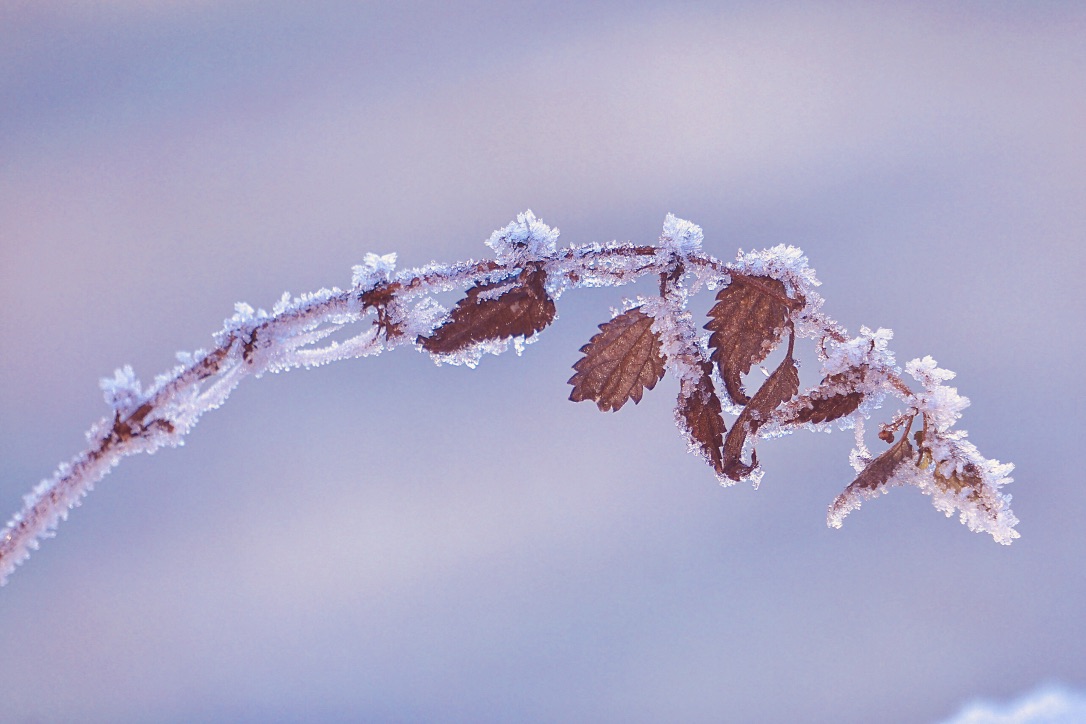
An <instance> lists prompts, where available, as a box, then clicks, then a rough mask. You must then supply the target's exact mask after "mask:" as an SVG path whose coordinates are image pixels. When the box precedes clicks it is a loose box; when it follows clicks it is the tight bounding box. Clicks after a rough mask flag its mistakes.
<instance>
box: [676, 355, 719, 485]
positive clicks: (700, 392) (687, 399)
mask: <svg viewBox="0 0 1086 724" xmlns="http://www.w3.org/2000/svg"><path fill="white" fill-rule="evenodd" d="M701 371H702V373H701V377H699V378H698V380H697V382H696V383H692V384H691V385H690V387H689V388H687V386H686V385H685V384H684V385H683V388H682V389H680V391H679V400H678V403H677V404H676V408H675V412H676V415H677V416H678V419H679V425H680V427H681V428H682V429H683V431H684V432H685V433H686V436H687V438H688V439H689V440H690V444H691V445H692V446H693V447H694V449H695V450H697V452H698V454H699V455H701V456H702V457H703V458H705V459H706V460H707V461H708V462H709V464H711V465H712V466H713V469H714V470H716V471H717V473H720V474H721V475H723V474H724V457H723V454H722V453H721V446H722V445H723V444H724V433H725V432H727V428H726V427H725V426H724V417H723V416H722V415H721V407H720V398H719V397H717V395H716V389H715V388H714V386H713V378H712V377H711V375H712V372H713V367H712V365H711V364H709V363H708V362H703V363H702V364H701ZM687 392H688V393H689V394H684V393H687Z"/></svg>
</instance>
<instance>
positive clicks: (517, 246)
mask: <svg viewBox="0 0 1086 724" xmlns="http://www.w3.org/2000/svg"><path fill="white" fill-rule="evenodd" d="M486 245H487V246H489V247H490V248H491V249H493V250H494V254H495V255H496V256H497V257H498V261H500V262H502V263H507V262H510V261H513V260H514V259H516V258H517V257H518V256H519V255H521V254H525V253H526V256H527V258H529V259H547V258H550V257H552V256H554V255H555V253H556V251H557V248H558V247H557V245H558V229H552V228H551V227H549V226H547V225H546V224H544V223H543V222H542V221H541V220H539V219H537V218H536V217H535V214H533V213H532V210H531V209H528V210H527V211H525V212H524V213H522V214H517V220H516V221H514V222H512V223H510V224H509V225H508V226H505V227H504V228H501V229H498V230H497V231H495V232H494V233H493V234H491V235H490V238H489V239H487V242H486Z"/></svg>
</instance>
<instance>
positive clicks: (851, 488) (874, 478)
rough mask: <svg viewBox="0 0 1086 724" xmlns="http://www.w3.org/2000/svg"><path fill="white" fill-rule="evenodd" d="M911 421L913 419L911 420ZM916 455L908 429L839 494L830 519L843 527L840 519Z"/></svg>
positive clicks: (884, 483) (835, 524) (837, 525)
mask: <svg viewBox="0 0 1086 724" xmlns="http://www.w3.org/2000/svg"><path fill="white" fill-rule="evenodd" d="M910 423H911V421H910ZM913 456H914V452H913V446H912V443H910V442H909V434H908V429H906V431H905V434H904V435H902V436H901V439H900V440H898V441H897V443H896V444H895V445H894V446H893V447H891V448H890V449H889V450H887V451H886V452H884V453H883V454H882V455H879V456H878V457H877V458H875V459H874V460H872V461H871V462H870V463H868V464H867V467H866V468H864V469H863V470H862V471H861V472H860V474H859V475H858V476H856V479H855V480H853V481H852V482H851V483H849V485H848V487H847V488H845V490H844V492H842V493H841V494H840V495H838V496H837V498H836V499H835V500H834V501H833V504H832V505H831V506H830V513H829V516H830V520H831V521H835V522H833V523H832V524H833V525H834V526H835V527H838V528H839V527H841V526H840V521H841V519H842V518H844V516H845V515H847V514H848V512H849V511H850V510H853V509H855V508H856V507H858V506H859V501H860V500H861V499H863V498H867V497H870V496H871V495H872V494H874V493H875V492H876V491H878V489H879V488H881V487H882V486H884V485H886V484H887V482H889V480H890V478H891V477H893V475H894V473H895V472H897V469H898V468H899V467H901V466H902V465H903V464H905V463H906V462H909V461H912V460H913Z"/></svg>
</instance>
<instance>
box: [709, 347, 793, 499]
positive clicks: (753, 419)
mask: <svg viewBox="0 0 1086 724" xmlns="http://www.w3.org/2000/svg"><path fill="white" fill-rule="evenodd" d="M794 344H795V337H794V336H791V337H789V340H788V353H787V354H786V355H785V356H784V359H783V360H781V363H780V364H779V365H777V369H775V370H773V374H771V375H770V376H769V379H767V380H766V381H765V382H764V383H763V384H762V386H761V387H760V388H758V391H757V392H755V393H754V397H752V398H751V400H750V402H749V403H747V406H746V407H744V408H743V411H742V412H741V413H740V414H739V417H738V418H737V419H736V421H735V424H734V425H732V429H731V430H730V431H729V432H728V436H727V437H726V438H725V439H724V474H725V475H727V476H728V477H729V478H731V479H732V480H741V479H742V478H743V477H744V476H746V475H749V474H750V473H752V472H753V471H754V469H755V468H757V467H758V458H757V456H756V455H753V454H752V457H751V462H750V464H749V465H748V464H747V463H744V462H743V459H742V455H743V446H744V445H745V444H746V442H747V437H748V436H749V435H753V434H755V433H756V432H758V428H759V427H761V426H762V424H763V423H765V422H766V420H768V419H769V416H770V414H771V413H772V412H773V410H775V409H777V407H778V406H779V405H780V404H781V403H783V402H787V401H788V400H790V399H792V398H793V397H795V395H796V393H797V392H799V370H798V369H796V363H795V360H793V359H792V351H793V345H794Z"/></svg>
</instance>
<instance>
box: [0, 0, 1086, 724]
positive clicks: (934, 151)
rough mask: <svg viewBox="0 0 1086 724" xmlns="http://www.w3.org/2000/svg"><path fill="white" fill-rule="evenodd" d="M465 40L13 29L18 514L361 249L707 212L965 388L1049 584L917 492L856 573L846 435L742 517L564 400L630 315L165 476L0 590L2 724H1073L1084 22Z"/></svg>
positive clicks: (173, 22)
mask: <svg viewBox="0 0 1086 724" xmlns="http://www.w3.org/2000/svg"><path fill="white" fill-rule="evenodd" d="M453 5H454V4H451V3H432V4H414V3H396V4H393V3H386V4H374V3H347V2H340V3H335V2H330V3H305V4H303V3H273V2H261V3H256V2H223V3H198V2H192V3H172V2H163V3H145V2H139V1H137V0H128V1H122V0H118V1H115V2H95V3H72V4H70V5H63V4H58V3H53V2H25V1H20V0H16V1H15V2H7V3H4V4H3V5H0V508H3V510H2V511H0V515H2V516H3V517H4V518H5V519H6V518H7V515H8V514H10V513H11V512H14V511H15V510H16V509H17V508H18V507H19V505H20V503H21V496H22V494H23V493H25V492H27V491H28V490H29V489H30V488H31V487H32V486H33V485H34V484H35V483H37V481H38V480H39V479H41V478H42V477H45V476H47V475H49V474H50V473H51V472H52V471H53V468H54V466H55V465H56V463H58V462H60V461H62V460H66V459H68V458H69V457H70V456H71V455H73V454H74V453H75V452H77V451H78V450H79V449H80V448H81V446H82V443H83V431H84V430H85V429H86V428H87V427H88V426H89V425H90V424H91V423H92V422H93V421H94V420H96V419H97V418H98V417H99V416H101V415H103V414H105V410H106V408H105V405H104V403H103V401H102V399H101V394H100V391H99V390H98V386H97V381H98V378H99V377H103V376H111V375H112V373H113V370H114V368H115V367H117V366H119V365H122V364H124V363H131V364H132V365H133V366H134V367H135V369H136V371H137V373H138V374H140V375H141V376H142V377H144V378H148V379H149V378H151V377H153V375H154V374H155V373H157V372H160V371H162V370H165V369H167V368H168V367H170V366H171V365H172V364H173V355H174V353H175V352H176V351H177V350H181V349H185V350H192V349H195V348H197V347H206V346H208V345H209V344H210V335H211V333H212V332H213V331H214V330H217V329H219V328H220V326H221V322H222V319H223V318H224V317H227V316H230V314H231V313H232V310H233V304H234V302H236V301H246V302H249V303H251V304H252V305H254V306H264V307H270V306H271V305H272V304H273V303H274V302H275V301H276V300H277V299H278V298H279V296H280V294H281V293H282V292H283V291H284V290H290V291H291V292H293V293H300V292H305V291H312V290H315V289H317V288H319V287H322V286H332V285H338V286H346V285H348V284H349V283H350V267H351V265H352V264H357V263H359V262H360V261H361V259H362V257H363V255H364V254H365V252H367V251H373V252H379V253H385V252H390V251H395V252H398V253H399V255H400V263H401V265H404V266H411V265H417V264H423V263H426V262H428V261H430V260H432V259H437V260H442V261H453V260H456V259H462V258H467V257H476V258H478V257H483V256H486V255H487V254H488V253H489V250H488V249H487V248H486V247H485V246H484V245H483V243H482V242H483V240H485V239H486V238H487V237H488V236H489V235H490V233H491V231H492V230H494V229H496V228H498V227H501V226H504V225H505V224H507V223H508V222H509V221H510V220H511V219H513V218H514V217H515V215H516V213H517V212H519V211H523V210H525V209H527V208H531V209H533V210H534V211H535V212H536V214H537V215H539V216H540V217H542V218H543V219H544V220H545V221H546V222H547V223H549V224H552V225H555V226H557V227H559V228H560V229H561V230H562V237H561V240H560V243H567V244H568V243H571V242H577V243H584V242H590V241H609V240H612V239H616V238H617V239H619V240H633V241H637V242H650V241H654V240H655V239H656V237H657V236H658V235H659V232H660V226H661V224H662V222H663V218H664V215H665V214H666V213H667V212H674V213H675V214H677V215H679V216H681V217H684V218H687V219H691V220H693V221H695V222H696V223H698V224H700V225H701V226H702V227H703V228H704V230H705V249H706V251H707V252H709V253H712V254H715V255H717V256H719V257H723V258H728V259H730V258H733V256H734V254H735V251H736V250H737V249H738V248H739V247H742V248H745V249H750V248H755V247H761V246H772V245H775V244H779V243H791V244H796V245H799V246H801V247H802V248H803V249H804V251H805V252H806V253H807V254H808V256H809V257H810V259H811V264H812V266H813V267H814V268H815V269H816V270H817V271H818V275H819V277H820V278H821V280H822V282H823V287H822V288H821V291H822V293H823V295H824V296H825V297H826V299H827V307H826V309H827V311H828V312H829V313H830V314H831V315H832V316H834V317H836V318H837V319H838V320H839V321H840V322H842V323H843V324H845V325H846V326H847V327H848V328H849V329H850V330H851V331H853V332H856V331H858V329H859V326H860V325H861V324H867V325H869V326H872V327H875V326H886V327H891V328H893V329H894V330H895V332H896V337H895V340H894V343H893V345H892V346H893V348H894V349H895V351H896V352H897V353H898V359H899V361H900V362H904V361H906V360H908V359H911V358H913V357H920V356H923V355H925V354H931V355H933V356H934V357H935V358H936V359H937V360H938V361H939V363H940V364H941V365H942V366H944V367H947V368H949V369H952V370H955V371H957V372H958V374H959V377H958V379H957V380H956V381H955V382H956V383H957V385H958V387H959V389H960V391H961V392H962V393H963V394H965V395H967V396H969V397H970V398H971V399H972V400H973V405H972V407H971V408H969V409H968V410H966V412H965V417H964V419H963V421H962V424H961V426H962V427H964V428H965V429H968V430H969V431H970V433H971V439H972V440H973V441H974V442H975V443H976V444H977V445H978V446H979V447H980V449H981V451H982V452H983V453H984V454H986V455H988V456H991V457H996V458H1000V459H1002V460H1009V461H1013V462H1014V463H1016V464H1017V466H1018V467H1017V470H1016V471H1015V473H1014V476H1015V478H1016V481H1017V482H1016V483H1015V484H1014V485H1012V486H1010V488H1009V489H1008V492H1011V493H1013V494H1014V496H1015V500H1014V504H1013V507H1014V511H1015V513H1016V514H1017V515H1018V517H1019V518H1021V520H1022V523H1021V524H1020V525H1019V527H1018V530H1019V531H1020V532H1021V534H1022V538H1021V540H1019V541H1017V542H1015V543H1014V545H1012V546H1010V547H1004V546H1000V545H997V544H996V543H993V541H992V540H991V538H990V537H988V536H986V535H977V534H973V533H970V532H969V531H968V530H967V529H966V528H965V527H963V526H961V525H959V524H958V523H957V522H956V521H953V520H947V519H945V518H943V516H941V515H940V514H939V513H937V512H936V511H934V510H933V509H932V507H931V505H930V504H929V501H928V500H927V499H925V498H924V497H923V496H921V495H920V494H919V493H918V492H917V491H916V490H914V489H900V490H895V491H893V493H892V494H891V495H889V496H887V497H884V498H881V499H879V500H877V501H873V502H871V503H869V504H867V505H865V506H864V508H863V509H862V510H861V511H859V512H857V513H855V514H853V515H852V516H851V517H850V518H849V519H848V521H847V522H846V524H845V527H844V528H843V529H842V530H840V531H833V530H829V529H827V528H826V525H825V511H826V506H827V505H828V504H829V502H830V501H831V500H833V498H834V496H835V495H837V493H838V492H840V490H841V489H842V488H843V487H844V486H845V485H846V484H847V483H848V482H849V481H850V480H851V479H852V469H851V468H850V467H849V465H848V462H847V455H848V450H849V449H850V448H851V445H852V440H851V436H850V435H849V434H847V433H845V434H842V433H835V434H833V435H830V436H826V435H813V434H810V433H803V434H800V435H797V436H794V437H792V438H789V439H786V440H784V441H775V442H769V443H765V444H763V445H762V447H761V455H760V457H761V459H762V461H763V463H764V466H765V468H766V470H767V473H766V477H765V479H764V481H763V483H762V486H761V488H760V489H759V490H757V491H755V490H752V489H751V488H750V487H748V486H739V487H735V488H731V489H722V488H720V487H718V486H717V485H716V483H715V480H714V478H713V476H712V474H711V472H710V471H709V470H708V469H707V468H706V467H705V466H704V465H703V464H702V463H700V462H699V461H698V459H696V458H695V457H694V456H691V455H688V454H687V453H686V452H685V446H684V443H683V441H682V440H681V438H680V437H679V435H678V433H677V431H676V430H675V428H674V425H673V423H672V411H671V408H672V405H673V402H674V397H675V384H674V382H670V381H668V380H665V381H664V382H663V383H661V385H659V386H658V387H657V389H656V390H655V391H653V392H651V393H648V394H647V395H646V398H645V400H644V401H643V402H642V403H641V404H640V405H638V406H636V407H633V406H627V407H626V408H624V409H623V410H622V411H621V412H619V413H617V414H609V415H605V414H601V413H599V412H598V411H597V410H596V409H595V407H594V406H593V405H590V404H586V403H582V404H573V403H570V402H568V401H567V400H566V398H567V396H568V394H569V387H568V386H567V385H566V380H567V379H568V378H569V376H570V374H572V372H571V370H570V367H571V365H572V364H573V362H574V361H575V360H576V359H577V357H578V355H577V350H578V348H579V347H580V346H581V345H582V344H584V342H586V341H587V340H588V338H589V337H590V336H591V335H592V334H593V332H594V331H595V329H596V325H597V324H598V323H599V322H602V321H604V320H606V319H607V318H608V316H609V312H608V309H609V307H611V306H618V305H619V304H620V299H621V297H622V295H623V294H624V293H626V292H624V291H622V290H598V291H592V290H581V291H574V292H570V293H568V294H566V295H565V296H563V297H562V299H561V300H560V302H559V316H560V318H559V320H558V322H557V323H556V324H555V325H554V326H553V327H552V328H550V329H548V330H547V331H546V332H544V334H543V336H542V339H541V340H540V342H539V343H538V344H535V345H532V346H531V347H529V348H528V350H527V351H526V353H525V354H524V356H523V357H521V358H517V357H515V356H513V355H508V356H505V357H497V358H495V357H488V358H486V359H484V360H483V362H482V364H481V365H480V367H479V368H478V369H476V370H468V369H464V368H450V367H436V366H435V365H434V364H433V363H432V362H430V360H429V359H427V358H426V357H424V356H422V355H418V354H415V353H413V352H411V351H409V350H403V349H402V350H398V351H397V352H395V353H392V354H389V355H386V356H382V357H379V358H376V359H372V360H361V361H355V362H350V363H344V364H338V365H334V366H332V367H328V368H324V369H320V370H317V371H313V372H293V373H291V374H289V375H283V376H278V377H276V376H272V377H268V378H265V379H261V380H252V379H250V380H246V382H245V383H244V384H243V385H242V387H241V388H240V389H239V390H238V391H237V392H236V393H235V394H234V396H233V397H232V398H231V400H230V401H229V403H228V404H227V405H226V406H225V407H224V408H223V409H222V410H219V411H217V412H214V413H213V414H210V415H208V416H207V418H206V419H205V420H204V421H203V423H202V424H201V425H200V426H199V427H198V428H197V429H196V430H195V432H194V434H193V435H192V436H191V437H190V438H189V440H188V444H187V446H186V447H185V448H184V449H181V450H167V451H163V452H161V453H159V454H157V455H155V456H153V457H142V458H133V459H130V460H128V461H126V462H125V463H124V464H123V465H122V466H121V467H120V468H119V469H118V470H117V471H116V472H115V473H114V474H113V475H111V476H109V477H108V478H106V479H105V480H104V481H103V482H102V483H101V484H100V485H99V487H98V490H97V491H96V492H94V493H93V494H92V495H91V496H90V497H89V498H88V499H87V500H86V502H85V504H84V506H83V507H81V508H80V509H78V510H76V511H75V512H74V514H73V515H72V517H71V519H70V520H69V521H68V522H67V523H65V524H64V525H62V526H61V529H60V531H59V534H58V537H57V538H56V539H55V540H51V541H46V542H45V544H44V545H43V548H42V550H41V551H39V552H38V553H36V554H35V555H34V556H33V557H32V558H31V560H30V561H29V562H28V564H27V565H26V566H25V567H24V568H23V569H21V570H20V571H18V572H17V573H16V574H15V575H14V576H13V577H12V580H11V582H10V583H9V585H8V586H7V587H6V588H4V589H2V590H0V651H3V656H0V721H15V722H31V721H43V722H44V721H71V720H79V721H178V722H181V721H194V720H203V721H215V720H230V721H254V722H255V721H267V720H271V719H274V720H301V719H307V720H311V721H312V720H327V721H336V720H344V721H346V720H357V719H387V718H392V717H396V718H398V719H402V720H446V721H450V720H452V721H455V720H463V721H480V720H502V719H506V720H514V719H515V720H593V721H617V720H621V721H654V720H655V721H659V720H664V719H669V720H685V721H760V722H792V721H807V722H866V721H874V720H876V719H877V720H879V721H884V722H916V721H936V720H940V719H943V718H948V717H951V716H954V715H955V714H958V713H960V712H964V711H965V710H964V709H963V707H964V706H966V704H967V703H968V702H975V701H980V700H987V701H993V702H997V703H998V702H1002V703H1000V704H999V705H998V706H996V705H994V704H993V705H992V707H990V710H991V711H997V710H1000V709H999V707H1000V706H1004V704H1005V705H1006V706H1007V707H1011V706H1012V705H1011V704H1010V703H1009V702H1011V700H1013V699H1015V698H1017V697H1018V696H1020V695H1023V694H1026V693H1028V692H1031V691H1035V690H1037V687H1039V686H1044V685H1048V684H1051V683H1058V684H1061V685H1062V686H1064V687H1068V689H1052V690H1048V689H1044V690H1041V692H1042V693H1044V692H1045V691H1056V692H1061V691H1069V692H1070V693H1069V694H1067V696H1069V697H1070V698H1071V699H1075V697H1078V699H1077V701H1078V702H1079V706H1081V702H1082V698H1081V695H1079V694H1076V693H1075V691H1076V690H1082V689H1086V654H1084V653H1083V652H1084V651H1086V617H1084V616H1083V615H1082V611H1083V610H1086V567H1084V560H1086V537H1084V536H1083V534H1082V526H1083V519H1084V518H1086V486H1084V485H1083V483H1084V482H1086V481H1084V479H1083V478H1084V475H1083V472H1082V470H1083V466H1082V461H1081V458H1080V455H1081V449H1082V439H1083V432H1084V429H1083V428H1084V425H1083V422H1082V420H1083V415H1082V412H1081V404H1082V403H1081V400H1082V399H1083V397H1084V392H1086V390H1084V389H1083V387H1084V385H1083V382H1082V371H1081V360H1082V359H1083V356H1084V353H1086V349H1084V346H1086V345H1084V343H1083V340H1082V334H1081V328H1082V315H1083V311H1084V310H1086V304H1084V302H1086V292H1084V285H1083V283H1082V279H1081V277H1082V273H1083V269H1084V261H1086V258H1084V257H1086V251H1084V248H1086V247H1084V242H1086V203H1084V199H1086V134H1084V133H1083V128H1084V127H1086V44H1083V43H1082V38H1083V37H1086V9H1083V7H1082V5H1080V4H1078V3H1056V2H1052V3H1045V2H1035V3H1012V2H1006V3H1002V2H965V3H958V4H955V5H954V8H953V9H950V8H949V7H948V6H946V5H945V4H942V3H931V4H923V3H908V4H905V3H901V4H894V3H839V4H834V3H829V4H821V5H819V7H818V8H815V7H812V6H808V5H799V4H796V5H790V4H782V3H772V4H770V3H753V2H752V3H743V2H736V3H704V4H699V3H683V4H675V3H671V4H668V5H667V6H666V7H663V6H652V5H647V4H646V5H640V6H633V5H632V4H628V3H614V4H595V5H591V6H588V5H587V4H584V3H569V4H568V5H564V4H562V3H558V2H553V1H552V2H546V3H543V2H539V3H526V4H518V5H511V4H503V5H502V7H501V8H496V7H493V6H492V4H490V3H481V2H480V3H456V4H455V7H452V6H453ZM629 293H633V292H629ZM710 304H711V300H710V298H709V297H708V296H707V295H706V296H704V298H703V300H702V301H701V307H700V309H701V310H702V311H704V310H707V309H708V307H709V305H710ZM693 306H694V308H695V309H698V308H699V307H698V302H697V301H695V303H694V305H693ZM801 353H802V351H801ZM806 353H807V358H808V359H809V360H810V359H811V358H810V356H809V350H807V351H806ZM871 443H872V445H873V446H874V445H875V444H877V441H875V440H873V439H872V440H871ZM978 706H979V705H978ZM982 708H983V707H982ZM1009 710H1010V709H1008V711H1009ZM965 716H966V713H962V717H965ZM961 721H966V719H964V718H963V719H961ZM968 721H977V720H973V719H969V720H968ZM1015 721H1017V720H1015Z"/></svg>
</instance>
